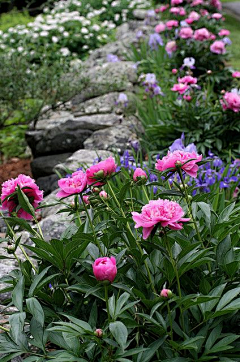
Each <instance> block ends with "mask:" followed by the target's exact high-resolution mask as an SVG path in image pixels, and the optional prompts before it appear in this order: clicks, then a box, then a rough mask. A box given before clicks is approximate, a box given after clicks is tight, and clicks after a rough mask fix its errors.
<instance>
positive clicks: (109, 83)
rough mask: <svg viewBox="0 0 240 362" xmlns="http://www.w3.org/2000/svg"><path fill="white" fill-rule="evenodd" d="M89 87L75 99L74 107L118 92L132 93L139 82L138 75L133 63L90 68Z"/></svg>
mask: <svg viewBox="0 0 240 362" xmlns="http://www.w3.org/2000/svg"><path fill="white" fill-rule="evenodd" d="M86 77H87V78H88V79H89V82H88V86H87V87H86V88H85V89H84V90H83V91H82V92H81V93H80V94H79V95H77V96H76V97H74V98H73V100H72V102H73V105H77V104H79V103H81V102H84V101H86V100H88V99H91V98H94V97H98V96H101V95H103V94H106V93H110V92H116V91H118V92H119V91H126V90H128V91H132V90H133V84H135V83H136V82H137V73H136V70H135V69H134V63H133V62H116V63H104V64H102V65H97V66H95V67H93V68H90V69H89V70H88V71H87V72H86Z"/></svg>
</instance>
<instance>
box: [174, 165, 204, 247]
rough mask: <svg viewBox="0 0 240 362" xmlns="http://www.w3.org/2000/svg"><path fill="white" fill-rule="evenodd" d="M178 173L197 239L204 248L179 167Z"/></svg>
mask: <svg viewBox="0 0 240 362" xmlns="http://www.w3.org/2000/svg"><path fill="white" fill-rule="evenodd" d="M178 174H179V176H180V179H181V182H182V185H183V189H184V193H185V199H186V202H187V206H188V212H189V215H190V217H191V218H192V221H193V224H194V228H195V230H196V233H197V236H198V240H199V241H200V242H201V244H202V246H203V248H204V244H203V241H202V238H201V236H200V233H199V230H198V227H197V223H196V220H195V218H194V217H193V213H192V207H191V202H190V200H189V195H188V192H187V188H186V185H185V182H184V179H183V174H182V170H181V168H179V169H178Z"/></svg>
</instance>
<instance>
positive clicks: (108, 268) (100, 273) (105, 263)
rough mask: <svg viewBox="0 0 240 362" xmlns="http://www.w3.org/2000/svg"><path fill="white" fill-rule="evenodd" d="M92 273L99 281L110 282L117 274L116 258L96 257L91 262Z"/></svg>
mask: <svg viewBox="0 0 240 362" xmlns="http://www.w3.org/2000/svg"><path fill="white" fill-rule="evenodd" d="M93 274H94V275H95V278H96V279H97V280H99V281H104V280H108V281H109V282H111V283H112V282H113V281H114V279H115V276H116V274H117V267H116V259H115V258H114V257H113V256H111V258H108V257H107V256H105V257H103V258H98V259H96V260H95V262H94V263H93Z"/></svg>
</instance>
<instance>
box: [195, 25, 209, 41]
mask: <svg viewBox="0 0 240 362" xmlns="http://www.w3.org/2000/svg"><path fill="white" fill-rule="evenodd" d="M210 37H211V33H210V32H209V31H208V30H207V29H206V28H201V29H197V30H195V32H194V39H195V40H198V41H204V40H208V39H210Z"/></svg>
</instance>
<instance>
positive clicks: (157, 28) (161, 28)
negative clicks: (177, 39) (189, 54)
mask: <svg viewBox="0 0 240 362" xmlns="http://www.w3.org/2000/svg"><path fill="white" fill-rule="evenodd" d="M165 29H166V25H165V24H164V23H160V24H158V25H156V26H155V32H156V33H162V32H163V31H164V30H165Z"/></svg>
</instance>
